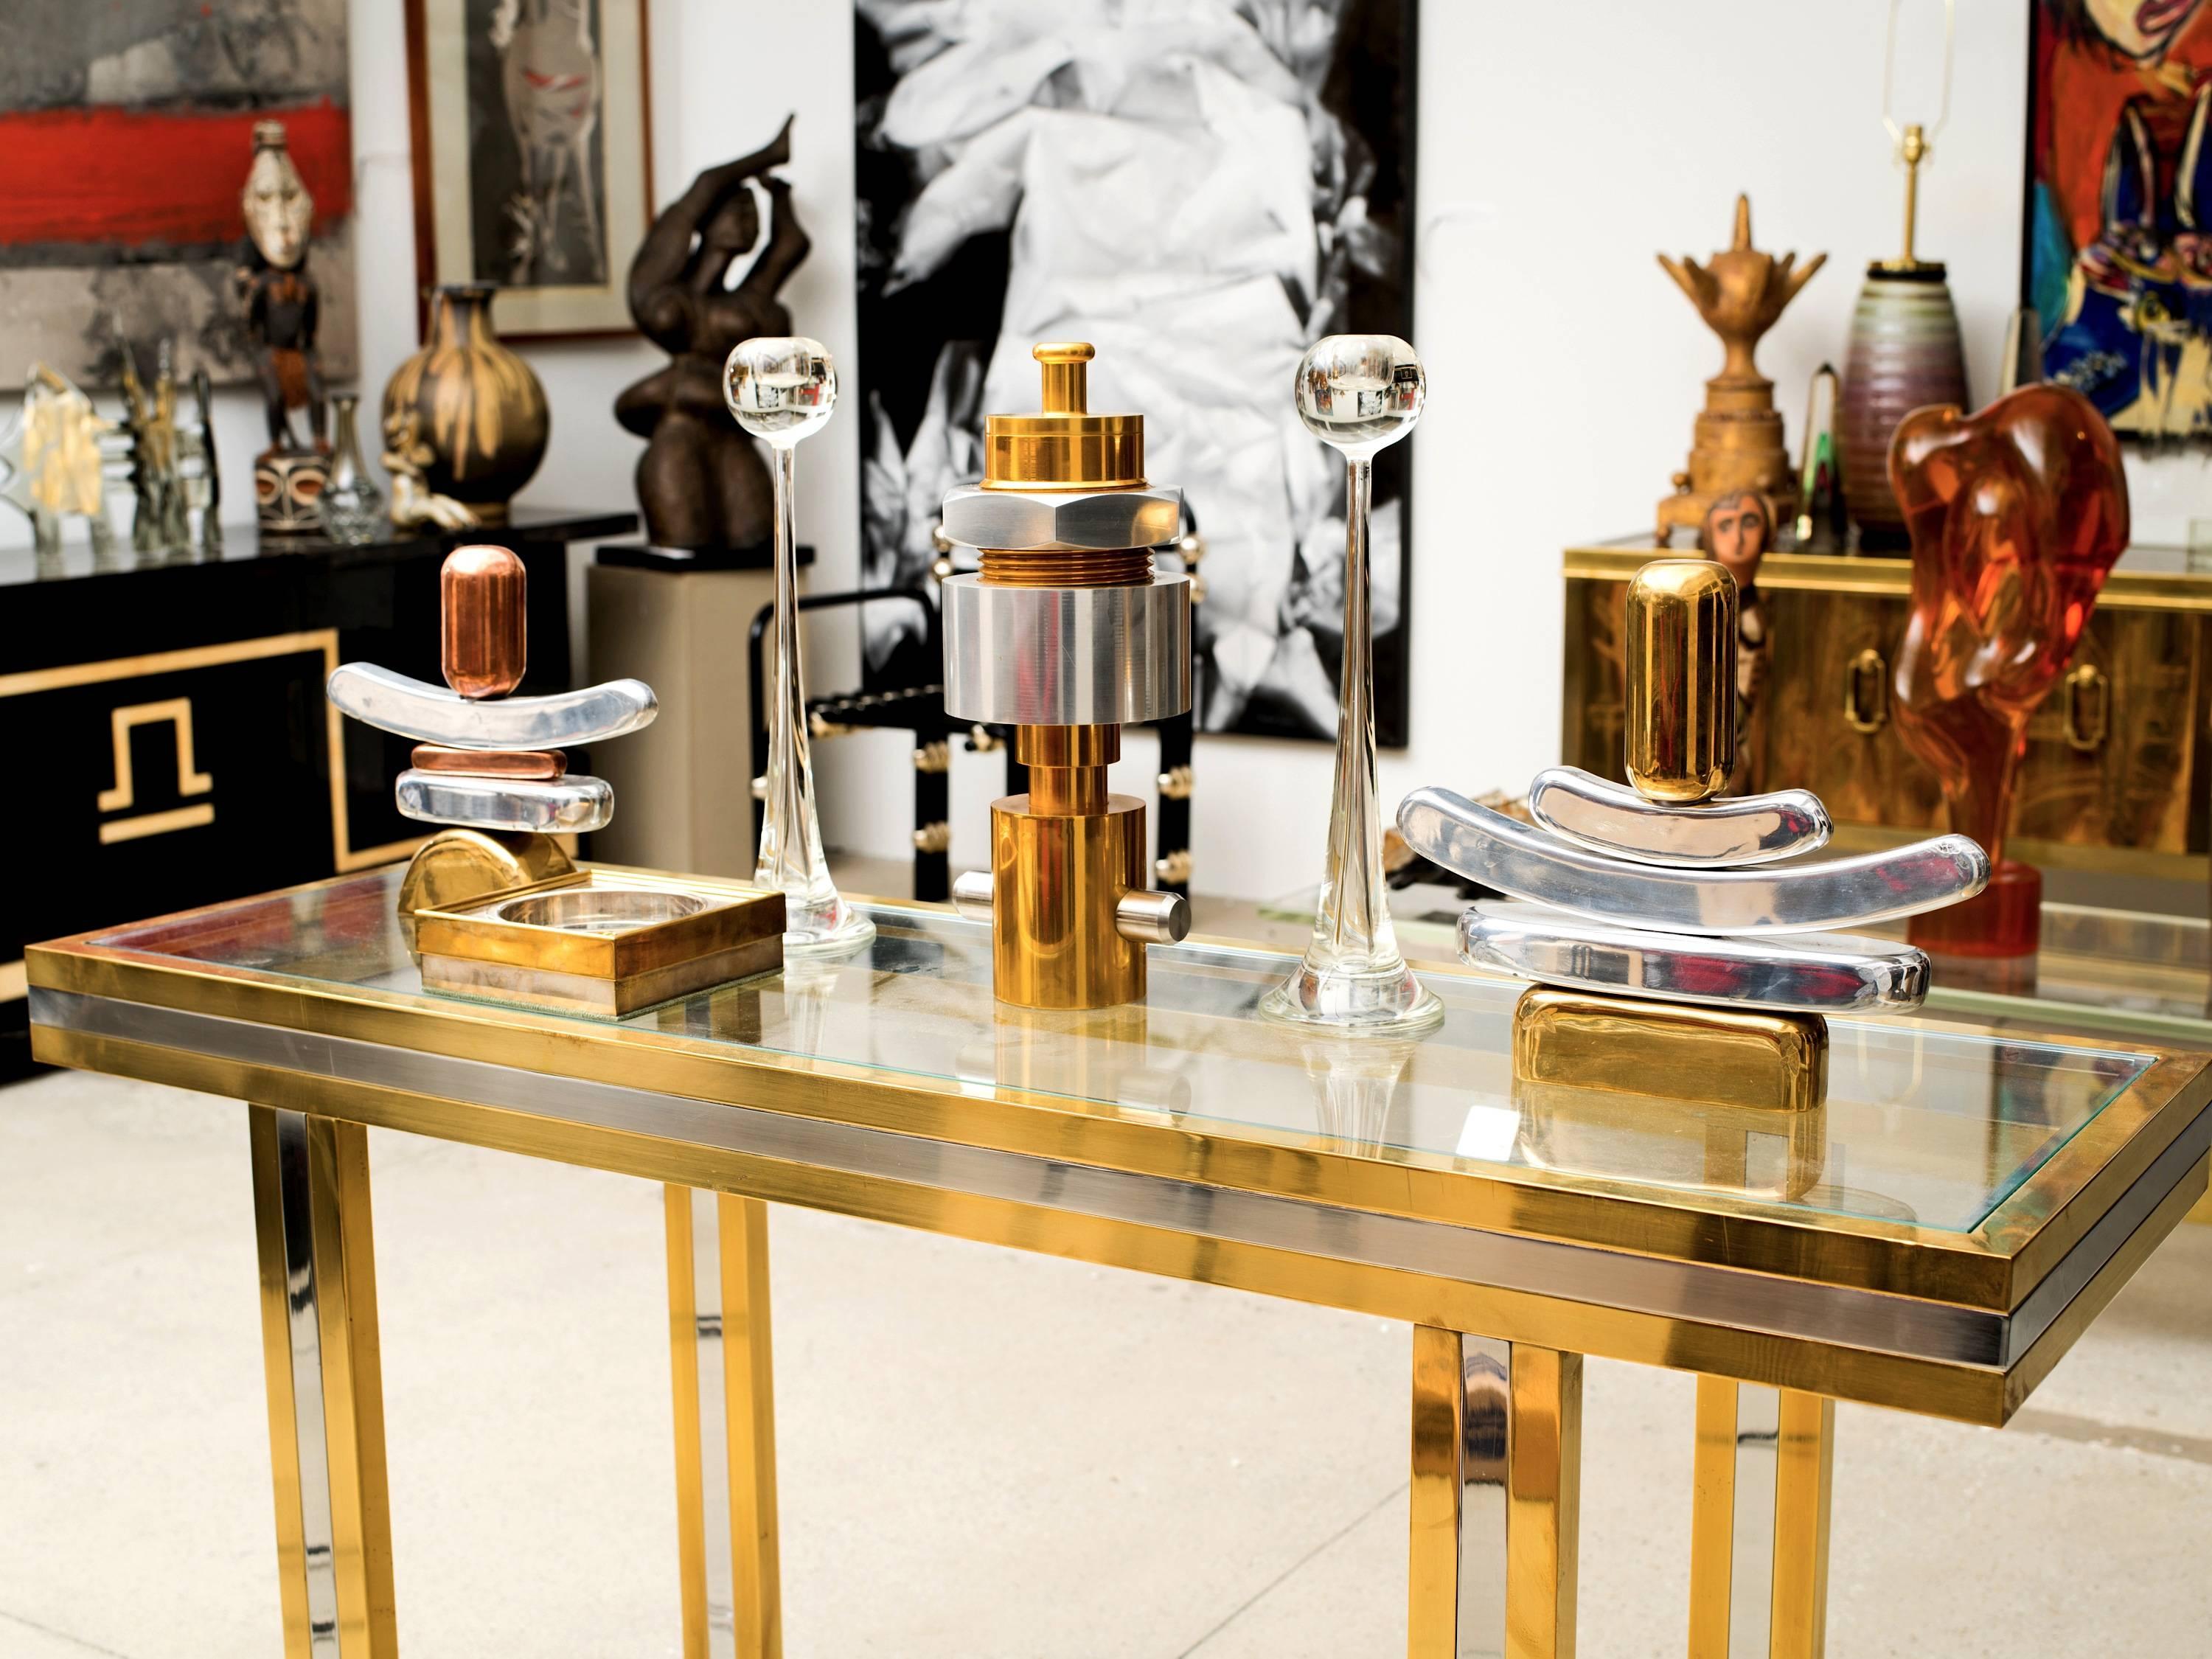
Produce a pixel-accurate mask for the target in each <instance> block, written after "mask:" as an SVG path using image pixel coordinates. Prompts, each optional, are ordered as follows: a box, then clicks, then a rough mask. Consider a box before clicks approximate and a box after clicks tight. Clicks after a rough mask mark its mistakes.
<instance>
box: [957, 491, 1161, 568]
mask: <svg viewBox="0 0 2212 1659" xmlns="http://www.w3.org/2000/svg"><path fill="white" fill-rule="evenodd" d="M1181 526H1182V491H1181V490H1180V489H1176V488H1174V487H1173V486H1172V485H1163V484H1152V485H1149V486H1147V487H1146V488H1145V489H1080V490H1067V491H1058V492H1055V491H1051V490H1033V489H988V488H986V487H985V486H983V485H981V484H963V485H962V486H961V487H960V488H958V489H952V490H948V491H947V492H946V493H945V517H944V530H945V540H947V541H950V542H957V543H958V544H960V545H961V546H963V547H988V548H994V549H1004V550H1008V551H1011V552H1043V551H1046V550H1059V551H1066V552H1101V553H1103V552H1112V551H1115V550H1117V549H1120V548H1125V547H1158V546H1159V545H1160V544H1162V543H1164V542H1171V541H1173V540H1174V539H1175V538H1176V531H1177V530H1178V529H1180V528H1181Z"/></svg>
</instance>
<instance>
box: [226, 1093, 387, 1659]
mask: <svg viewBox="0 0 2212 1659" xmlns="http://www.w3.org/2000/svg"><path fill="white" fill-rule="evenodd" d="M247 1111H248V1113H249V1115H250V1131H251V1140H252V1150H253V1218H254V1232H255V1235H256V1238H257V1241H258V1246H259V1255H260V1279H261V1351H262V1364H263V1368H264V1372H265V1374H266V1376H267V1381H268V1387H269V1450H270V1465H271V1468H272V1469H273V1471H274V1474H275V1477H276V1481H275V1484H276V1568H277V1578H278V1586H279V1594H280V1595H281V1597H282V1601H283V1612H284V1651H285V1654H286V1656H287V1659H390V1656H392V1655H394V1654H396V1653H397V1652H398V1634H397V1631H396V1626H395V1617H394V1613H393V1602H392V1513H391V1501H390V1495H389V1490H388V1488H387V1486H386V1479H385V1468H384V1387H383V1375H382V1366H381V1364H380V1359H379V1356H378V1350H377V1334H376V1261H375V1255H374V1249H373V1248H372V1246H371V1242H370V1237H371V1233H370V1220H369V1207H368V1131H367V1130H366V1129H364V1128H362V1126H361V1125H359V1124H357V1123H341V1122H339V1121H337V1120H336V1119H334V1118H327V1117H319V1116H316V1115H313V1114H312V1113H304V1112H289V1111H282V1110H278V1109H275V1108H273V1107H268V1106H249V1107H248V1108H247Z"/></svg>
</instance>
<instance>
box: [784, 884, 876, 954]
mask: <svg viewBox="0 0 2212 1659" xmlns="http://www.w3.org/2000/svg"><path fill="white" fill-rule="evenodd" d="M783 902H784V907H785V908H784V913H783V915H784V921H783V953H784V955H786V956H787V957H792V956H805V957H830V956H843V955H846V954H847V953H848V952H851V951H858V950H860V948H861V946H863V945H866V944H867V943H868V941H869V940H871V939H873V938H875V936H876V924H875V923H874V922H872V921H869V920H868V918H867V917H866V915H862V914H861V912H860V910H859V909H857V908H854V905H853V903H852V902H851V901H850V900H848V899H847V898H846V897H845V896H844V895H843V894H842V893H839V892H836V891H835V890H832V891H831V893H830V894H829V900H828V902H826V903H824V902H813V901H809V900H807V899H805V898H803V897H802V896H800V895H799V894H797V893H790V892H787V893H786V894H785V895H784V896H783Z"/></svg>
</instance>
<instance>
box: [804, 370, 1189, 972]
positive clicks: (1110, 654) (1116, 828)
mask: <svg viewBox="0 0 2212 1659" xmlns="http://www.w3.org/2000/svg"><path fill="white" fill-rule="evenodd" d="M1032 355H1033V356H1035V357H1036V361H1037V362H1038V363H1039V364H1040V365H1042V381H1043V396H1042V402H1043V404H1044V408H1043V410H1042V412H1041V413H1038V414H1035V415H993V416H989V417H988V419H987V421H986V422H985V423H984V461H983V482H982V483H981V485H980V486H964V487H962V488H959V489H954V490H952V491H951V493H950V494H949V495H946V496H945V508H944V529H945V537H946V538H947V539H948V540H950V541H951V542H952V543H954V544H957V545H960V546H964V547H972V548H975V550H977V553H978V554H979V556H980V557H981V568H980V569H978V570H975V571H973V572H962V573H960V574H955V575H949V576H947V577H946V578H945V580H944V582H943V584H942V586H941V589H940V592H941V594H942V599H943V604H944V611H945V712H946V714H950V715H951V716H952V717H953V718H954V719H956V720H972V721H975V722H976V723H977V724H979V725H1002V726H1013V727H1014V728H1015V732H1014V751H1015V755H1016V757H1017V758H1018V760H1019V761H1020V762H1021V763H1023V764H1024V765H1025V766H1027V767H1028V768H1029V769H1030V787H1029V792H1028V793H1026V794H1018V795H1008V796H1006V797H1004V798H1002V799H999V800H996V801H994V802H993V803H992V804H991V869H990V872H989V873H988V874H987V875H984V874H981V873H980V872H975V873H970V874H969V875H963V876H962V877H961V878H959V880H958V881H957V883H956V884H954V889H953V893H954V899H955V902H957V904H958V905H959V906H960V908H961V909H962V911H963V914H965V915H984V914H987V915H989V917H990V920H991V930H992V945H991V983H992V989H993V990H994V993H995V994H996V995H997V997H998V999H999V1000H1000V1001H1001V1002H1006V1003H1012V1004H1015V1005H1017V1006H1021V1007H1024V1008H1104V1007H1109V1006H1112V1005H1114V1004H1115V1003H1121V1002H1140V1001H1142V1000H1144V995H1145V982H1146V981H1145V946H1146V945H1147V944H1171V943H1173V942H1175V941H1176V940H1177V939H1182V937H1183V936H1184V934H1186V933H1188V932H1189V929H1190V906H1189V902H1188V900H1186V899H1184V898H1182V896H1180V895H1177V894H1173V893H1163V892H1158V891H1155V890H1151V889H1148V888H1147V887H1146V885H1145V873H1146V852H1145V804H1144V803H1143V802H1142V801H1140V800H1138V799H1134V798H1133V797H1131V796H1128V795H1116V794H1114V793H1110V792H1109V789H1108V787H1107V770H1106V769H1107V768H1108V766H1109V764H1110V763H1112V762H1113V761H1114V760H1115V758H1116V757H1118V756H1119V755H1120V753H1121V727H1122V726H1124V725H1125V724H1127V723H1128V722H1129V721H1132V720H1160V719H1164V718H1166V717H1168V716H1170V715H1174V714H1182V712H1183V711H1184V710H1185V709H1187V708H1189V707H1190V579H1189V578H1188V576H1184V575H1181V574H1166V573H1164V572H1158V571H1156V570H1154V568H1153V567H1152V549H1153V548H1155V547H1158V546H1160V545H1161V544H1164V543H1168V542H1171V541H1173V540H1174V539H1175V538H1176V533H1177V531H1178V528H1179V524H1180V514H1181V506H1182V498H1181V495H1180V493H1179V492H1178V491H1176V489H1172V488H1170V487H1168V486H1165V485H1159V484H1154V483H1150V482H1148V481H1147V480H1146V477H1145V417H1144V416H1141V415H1094V414H1092V413H1091V412H1090V410H1089V407H1088V398H1089V391H1088V379H1089V366H1090V363H1091V359H1092V357H1093V356H1095V355H1096V354H1095V353H1094V352H1093V351H1092V349H1091V347H1090V346H1088V345H1086V344H1083V343H1079V342H1069V343H1048V344H1042V345H1039V346H1037V347H1036V348H1035V349H1034V350H1033V352H1032ZM781 708H782V700H781V698H779V699H778V701H777V709H778V714H779V717H780V716H781ZM794 713H795V706H794Z"/></svg>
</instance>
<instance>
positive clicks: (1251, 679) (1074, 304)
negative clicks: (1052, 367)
mask: <svg viewBox="0 0 2212 1659" xmlns="http://www.w3.org/2000/svg"><path fill="white" fill-rule="evenodd" d="M856 9H857V13H858V18H857V22H858V27H857V28H856V30H855V52H854V65H855V67H854V80H855V86H854V96H855V102H856V106H857V119H858V123H859V134H858V137H859V145H858V162H857V170H858V178H857V197H858V209H859V237H860V248H859V265H858V269H859V284H860V293H859V330H860V386H859V387H858V390H859V391H860V394H861V396H860V399H859V400H858V401H859V404H860V407H859V409H858V410H857V411H856V412H858V413H859V414H860V417H861V419H862V422H863V427H862V431H861V435H860V444H861V471H862V477H861V486H862V501H863V511H862V535H863V547H862V561H863V566H862V569H863V575H864V577H865V580H866V585H867V586H871V587H878V586H927V583H928V580H929V577H928V571H929V567H930V564H931V562H932V561H933V560H934V559H935V557H936V556H937V550H936V547H935V544H934V541H933V532H934V530H935V526H936V524H937V520H938V517H939V503H940V502H941V501H942V500H943V498H944V495H945V491H946V490H947V489H950V488H951V487H952V486H953V485H955V484H959V483H973V482H974V481H975V480H976V479H978V478H980V477H981V476H982V470H983V459H982V430H983V417H984V416H985V415H986V414H987V413H992V412H1002V413H1020V412H1023V411H1025V410H1034V409H1036V407H1037V401H1038V392H1037V370H1036V363H1035V362H1033V361H1032V359H1031V358H1030V346H1031V345H1032V344H1034V343H1036V342H1037V341H1040V340H1088V341H1090V342H1091V343H1092V344H1093V345H1094V346H1096V347H1097V354H1098V355H1097V359H1096V360H1095V361H1094V362H1092V363H1091V371H1090V406H1091V409H1092V410H1094V411H1096V412H1101V413H1113V412H1126V411H1135V412H1138V413H1141V414H1142V415H1143V416H1145V447H1146V473H1147V474H1148V475H1149V477H1151V478H1152V480H1154V481H1155V482H1157V483H1167V484H1174V485H1177V486H1179V487H1180V488H1181V489H1182V491H1183V495H1184V500H1185V501H1186V502H1187V503H1188V508H1189V511H1190V514H1191V517H1192V518H1193V520H1194V521H1195V528H1196V530H1197V532H1198V533H1199V534H1200V536H1201V537H1202V538H1203V539H1204V543H1205V555H1204V559H1203V562H1202V564H1201V568H1200V574H1202V576H1203V579H1204V584H1205V599H1204V602H1203V603H1202V604H1201V605H1199V607H1198V608H1197V611H1196V612H1195V615H1194V623H1195V628H1196V633H1197V640H1198V651H1199V661H1198V664H1197V677H1196V680H1195V684H1194V693H1195V699H1196V702H1195V714H1196V716H1197V721H1198V727H1199V729H1200V731H1204V732H1245V733H1253V734H1264V735H1270V736H1279V737H1298V738H1315V739H1319V740H1324V741H1327V740H1333V739H1334V736H1335V732H1336V705H1337V673H1338V665H1339V663H1340V660H1341V657H1342V648H1343V641H1342V637H1341V634H1342V620H1343V606H1344V595H1343V571H1344V538H1345V524H1344V510H1345V480H1344V471H1343V465H1342V462H1341V461H1340V459H1338V458H1337V457H1336V456H1335V455H1334V453H1333V452H1331V451H1329V450H1328V449H1327V448H1325V447H1323V446H1322V444H1321V443H1320V442H1319V441H1316V439H1314V438H1313V437H1312V436H1311V435H1310V434H1308V433H1307V432H1306V430H1305V428H1304V427H1303V426H1302V425H1301V424H1300V423H1299V421H1298V416H1297V410H1296V408H1295V407H1294V406H1293V404H1292V401H1291V380H1292V377H1293V374H1294V371H1295V369H1296V368H1297V362H1298V359H1299V357H1300V356H1302V355H1303V354H1304V351H1305V349H1306V348H1307V347H1308V346H1309V345H1310V344H1311V343H1313V342H1314V341H1316V340H1317V339H1319V338H1321V337H1322V336H1323V335H1327V334H1345V333H1388V334H1396V335H1400V336H1402V337H1407V338H1409V339H1410V338H1412V337H1413V270H1412V262H1411V236H1410V230H1411V225H1412V213H1413V149H1412V142H1413V131H1414V123H1413V73H1412V58H1413V42H1414V38H1415V29H1416V20H1415V0H1055V3H1053V4H1049V5H1043V4H1037V3H1034V0H968V3H966V4H964V5H962V6H958V7H947V6H945V5H943V4H941V3H937V0H856ZM1412 447H1413V446H1412V445H1411V444H1410V443H1407V444H1399V445H1395V446H1393V447H1391V448H1389V449H1387V450H1385V451H1383V453H1382V455H1381V456H1380V457H1378V458H1377V459H1376V464H1375V493H1374V501H1375V510H1374V530H1373V540H1372V543H1371V548H1372V555H1373V564H1374V595H1373V614H1374V629H1375V671H1376V733H1377V737H1378V738H1379V740H1380V741H1381V742H1382V743H1383V744H1386V745H1391V746H1396V745H1401V744H1403V743H1404V742H1405V741H1406V729H1407V714H1406V708H1407V648H1406V642H1407V633H1408V629H1407V627H1406V626H1405V620H1404V619H1405V614H1406V605H1407V596H1408V593H1409V591H1410V575H1411V548H1410V543H1409V538H1408V535H1407V507H1408V502H1409V500H1410V482H1411V470H1410V464H1411V454H1410V452H1411V449H1412ZM866 652H867V663H866V671H867V674H868V677H869V679H870V682H871V684H873V685H877V686H888V685H906V684H922V683H926V682H927V681H930V680H933V679H935V678H937V677H938V675H939V672H940V669H939V666H938V665H933V664H930V663H927V662H926V661H924V660H923V659H924V658H925V657H926V655H927V651H926V642H925V641H924V640H923V637H922V635H921V629H920V627H919V625H918V623H917V622H916V621H915V618H914V617H913V614H912V609H911V607H908V606H901V605H873V606H871V607H869V609H868V611H867V614H866Z"/></svg>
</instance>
